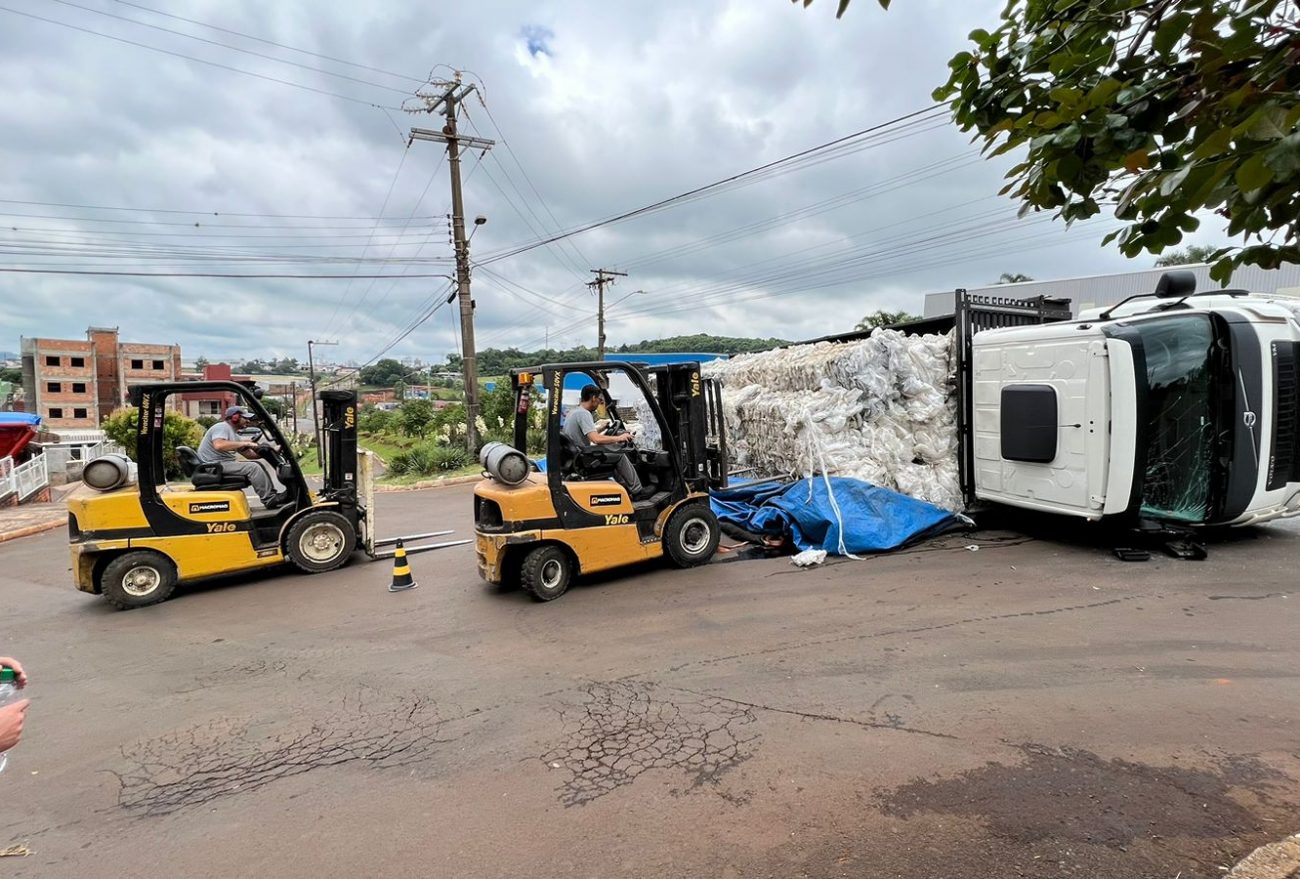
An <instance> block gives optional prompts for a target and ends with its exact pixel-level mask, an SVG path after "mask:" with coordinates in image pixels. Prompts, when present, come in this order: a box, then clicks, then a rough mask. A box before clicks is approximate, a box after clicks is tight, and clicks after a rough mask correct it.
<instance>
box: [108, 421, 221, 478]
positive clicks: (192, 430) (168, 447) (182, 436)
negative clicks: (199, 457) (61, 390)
mask: <svg viewBox="0 0 1300 879" xmlns="http://www.w3.org/2000/svg"><path fill="white" fill-rule="evenodd" d="M102 426H103V428H104V435H105V436H106V437H108V438H109V439H111V440H112V441H113V442H115V443H117V444H118V445H120V446H121V447H122V448H123V449H125V450H126V454H127V455H128V456H129V457H130V458H131V460H132V461H136V460H139V459H138V458H137V457H136V437H137V436H138V432H137V428H138V427H139V426H140V410H139V409H136V408H135V407H134V406H129V407H127V408H125V409H118V410H117V411H116V412H114V413H113V414H112V415H110V416H108V417H107V418H105V419H104V423H103V425H102ZM201 442H203V429H202V428H201V427H200V426H199V425H198V423H197V422H195V421H191V420H190V419H189V418H186V417H185V416H184V415H182V414H181V413H179V412H175V411H173V410H171V409H168V410H166V411H165V413H164V415H163V468H164V469H165V470H166V472H167V475H168V476H169V477H175V476H178V475H179V474H180V472H181V471H180V461H179V459H178V458H177V457H176V447H177V446H189V447H190V448H192V449H196V448H198V446H199V443H201Z"/></svg>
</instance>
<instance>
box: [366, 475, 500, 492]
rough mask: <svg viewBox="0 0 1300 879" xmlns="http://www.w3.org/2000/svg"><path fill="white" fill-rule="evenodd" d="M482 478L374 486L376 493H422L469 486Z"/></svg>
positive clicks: (446, 478)
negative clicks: (433, 489)
mask: <svg viewBox="0 0 1300 879" xmlns="http://www.w3.org/2000/svg"><path fill="white" fill-rule="evenodd" d="M482 478H483V477H482V476H451V477H444V478H443V479H426V480H424V481H422V482H415V483H412V484H411V485H376V486H375V491H376V492H390V491H393V492H395V491H424V490H425V489H427V488H450V487H452V486H453V485H469V484H470V483H471V482H478V481H480V480H482Z"/></svg>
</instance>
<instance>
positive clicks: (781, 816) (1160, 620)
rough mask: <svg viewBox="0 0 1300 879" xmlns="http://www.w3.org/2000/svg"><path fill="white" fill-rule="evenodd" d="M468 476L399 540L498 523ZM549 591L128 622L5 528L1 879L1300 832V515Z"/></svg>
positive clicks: (0, 643)
mask: <svg viewBox="0 0 1300 879" xmlns="http://www.w3.org/2000/svg"><path fill="white" fill-rule="evenodd" d="M469 496H470V492H469V487H464V488H453V489H441V490H436V491H425V492H411V493H403V494H390V495H384V496H382V498H381V507H380V509H381V518H382V521H383V525H381V528H383V529H384V530H390V529H398V528H401V529H402V530H406V531H424V530H433V529H434V528H437V527H455V528H458V529H460V530H461V531H463V532H467V531H468V529H469V525H470V522H469V513H468V510H469ZM970 543H972V538H970V537H950V538H947V539H945V540H942V541H939V542H938V543H935V544H929V545H927V546H924V547H920V548H917V549H915V550H911V551H906V552H903V553H898V554H894V555H890V556H884V557H879V558H875V559H872V560H868V561H862V562H848V561H846V562H840V563H836V564H832V565H828V566H826V567H824V568H821V569H815V570H811V571H797V570H795V569H794V568H792V567H791V565H790V564H789V561H788V560H786V559H772V560H762V559H759V560H738V559H735V558H734V557H727V558H729V560H727V561H721V562H718V563H715V564H713V565H710V566H708V567H706V568H702V569H697V570H692V571H684V572H683V571H673V570H668V569H665V568H662V567H659V566H654V565H652V566H647V567H645V568H641V569H638V570H636V571H634V572H632V573H630V574H627V575H624V576H621V577H604V578H601V579H599V580H597V581H595V582H588V583H585V584H582V585H580V586H578V587H576V588H574V589H573V590H571V591H570V593H569V594H568V595H566V596H564V597H563V598H562V599H561V600H559V601H556V602H552V603H549V604H537V603H534V602H533V601H531V600H530V599H528V598H527V597H526V596H524V595H523V594H521V593H519V592H504V593H502V592H496V591H494V590H491V589H489V588H487V587H485V586H484V585H483V584H482V583H481V582H480V581H479V580H478V579H477V576H476V573H475V571H474V564H473V553H472V549H470V548H469V547H462V548H456V549H450V550H445V551H442V552H438V553H433V554H430V555H422V556H415V557H413V558H412V565H413V568H414V571H415V576H416V578H417V580H418V581H419V583H420V588H419V589H416V590H414V591H412V592H407V593H400V594H390V593H388V592H387V591H386V587H387V584H388V580H389V567H388V565H386V564H384V563H365V562H360V561H358V562H356V563H354V564H352V565H349V566H348V567H347V568H345V569H343V570H341V571H338V572H335V573H332V574H327V575H320V576H316V577H308V576H301V575H296V574H292V573H287V572H286V573H280V574H278V575H273V576H270V577H263V578H261V579H257V580H252V579H244V580H239V581H236V582H233V583H221V584H213V585H207V586H202V587H195V588H191V589H189V590H187V591H185V592H183V593H181V594H180V595H178V597H176V598H175V599H173V600H172V601H169V602H167V603H166V604H163V605H159V606H157V607H153V608H148V609H145V610H140V611H134V612H127V613H121V612H115V611H113V610H112V609H111V608H110V607H109V606H108V605H107V604H106V603H104V602H103V601H101V600H99V599H97V598H94V597H92V596H88V595H83V594H81V593H79V592H76V591H75V590H73V589H72V588H71V586H70V585H69V579H68V573H67V570H66V569H67V560H66V551H65V547H64V536H63V535H62V534H60V533H59V532H54V533H51V534H48V535H44V536H41V537H34V538H27V539H23V540H18V541H14V542H13V543H9V544H3V545H0V593H2V594H3V595H4V597H5V612H4V626H3V629H2V631H3V634H2V635H0V653H11V654H13V655H15V656H18V657H20V658H21V659H22V660H23V661H24V662H25V663H26V664H27V666H28V669H29V671H30V673H31V676H32V679H33V685H32V688H31V695H32V697H33V699H34V703H33V707H32V709H31V712H30V714H29V723H28V727H27V735H26V738H25V740H24V741H23V743H22V744H21V745H20V746H19V747H18V748H16V749H15V750H14V751H13V752H12V753H11V755H10V763H9V768H8V769H7V770H5V772H4V773H3V775H0V848H3V847H4V846H6V845H11V844H16V843H22V844H25V845H27V846H28V847H29V848H30V850H31V852H32V854H31V855H30V856H29V857H26V858H12V859H9V858H6V859H0V873H2V874H3V875H4V876H6V877H37V876H39V877H46V879H54V877H85V876H113V877H130V876H141V877H157V876H187V877H208V876H212V877H217V876H220V877H227V876H231V875H242V876H276V877H308V879H320V877H323V876H420V877H425V876H475V877H518V876H528V877H588V876H590V877H609V876H646V877H675V876H681V877H697V876H718V877H756V876H772V877H790V876H815V877H826V876H870V877H918V879H919V877H926V879H934V877H962V879H965V877H971V879H975V877H979V879H986V877H994V876H997V877H1002V876H1031V877H1049V876H1050V877H1060V876H1080V877H1089V879H1109V877H1124V879H1133V877H1162V879H1174V877H1175V876H1176V875H1179V874H1181V876H1182V877H1183V879H1192V877H1217V876H1220V875H1222V872H1223V871H1222V870H1221V867H1226V866H1230V865H1231V864H1232V863H1234V862H1235V861H1236V860H1238V859H1239V858H1240V857H1241V856H1243V855H1244V854H1246V853H1247V852H1249V851H1250V850H1251V849H1253V848H1254V847H1255V846H1256V845H1259V844H1261V843H1264V842H1268V841H1272V840H1275V839H1280V838H1281V837H1283V836H1285V835H1286V834H1288V833H1291V832H1295V831H1296V830H1300V809H1297V808H1296V807H1297V805H1300V784H1298V783H1297V779H1300V720H1298V719H1297V716H1298V714H1300V711H1298V710H1297V709H1300V638H1297V633H1298V632H1300V607H1298V606H1297V605H1300V596H1297V595H1296V593H1295V591H1294V587H1295V582H1296V572H1297V568H1298V567H1300V538H1298V536H1297V534H1296V532H1294V531H1291V530H1288V529H1283V528H1271V529H1261V530H1257V531H1254V532H1251V533H1249V534H1246V535H1240V536H1238V539H1236V540H1234V541H1232V542H1230V543H1226V544H1222V545H1218V546H1215V547H1214V548H1213V549H1212V554H1211V557H1210V559H1209V560H1208V561H1205V562H1179V561H1175V560H1173V559H1167V558H1162V557H1159V558H1155V559H1153V560H1152V561H1150V562H1147V563H1144V564H1125V563H1123V562H1119V561H1117V560H1115V559H1113V558H1111V557H1109V555H1108V554H1106V553H1105V552H1103V551H1101V550H1100V549H1098V548H1096V547H1092V546H1087V545H1081V544H1062V543H1056V542H1046V541H1033V540H1018V539H1012V538H1010V537H1009V536H1008V535H999V534H991V533H985V534H982V535H979V537H978V543H979V545H980V549H979V550H978V551H970V550H967V549H964V548H963V547H964V546H965V545H967V544H970Z"/></svg>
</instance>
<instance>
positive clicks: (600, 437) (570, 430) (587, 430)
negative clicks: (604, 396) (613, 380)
mask: <svg viewBox="0 0 1300 879" xmlns="http://www.w3.org/2000/svg"><path fill="white" fill-rule="evenodd" d="M600 396H601V390H600V388H598V387H596V386H595V385H587V386H586V387H584V388H583V389H582V400H581V402H580V403H579V404H578V407H577V408H576V409H572V410H570V412H569V415H568V417H567V418H565V420H564V427H563V428H561V430H562V431H563V432H564V435H565V436H566V437H568V438H569V439H570V440H572V441H573V444H574V445H575V446H577V447H578V448H579V449H585V448H588V447H589V446H593V445H595V446H612V445H617V444H619V443H624V442H630V441H631V439H632V434H630V433H620V434H618V435H617V436H606V435H604V434H603V433H601V432H600V431H599V430H597V429H596V419H595V417H594V416H593V415H592V414H591V413H593V412H595V411H596V407H597V406H599V405H600ZM614 475H615V477H616V478H617V479H618V481H619V482H620V483H622V485H623V487H624V488H626V489H627V491H628V494H630V495H631V496H632V499H633V500H639V499H640V498H641V495H642V492H643V489H642V487H641V478H640V477H639V476H637V475H636V468H635V467H633V466H632V462H631V461H629V460H628V459H627V456H626V455H622V456H620V457H619V459H618V466H617V467H616V468H615V469H614Z"/></svg>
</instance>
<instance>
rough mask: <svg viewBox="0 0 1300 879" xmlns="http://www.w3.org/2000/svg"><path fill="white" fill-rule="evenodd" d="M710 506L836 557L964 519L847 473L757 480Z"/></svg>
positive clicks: (895, 543) (721, 494)
mask: <svg viewBox="0 0 1300 879" xmlns="http://www.w3.org/2000/svg"><path fill="white" fill-rule="evenodd" d="M828 482H829V484H830V490H829V491H827V483H828ZM710 504H711V505H712V507H713V512H714V514H715V515H716V516H717V517H718V519H719V520H720V521H722V522H728V523H730V524H732V525H735V526H737V527H738V528H743V529H744V530H746V531H750V532H753V533H756V534H769V535H782V534H785V533H787V532H788V533H790V534H791V535H792V536H793V538H794V544H795V546H797V547H798V548H799V549H800V550H801V551H802V550H808V549H824V550H826V552H828V553H831V554H833V555H843V554H845V553H852V554H856V553H866V552H884V551H885V550H890V549H897V548H898V547H900V546H904V545H906V544H908V543H911V542H912V541H915V540H918V539H920V538H922V537H929V536H932V535H935V534H939V533H942V532H944V531H947V530H949V529H950V528H954V527H957V526H958V525H960V524H962V523H963V521H964V520H963V519H962V517H960V516H957V515H955V514H953V513H950V512H948V511H947V510H945V509H942V508H941V507H936V506H935V505H934V504H930V503H926V502H925V501H919V500H917V499H916V498H912V497H908V496H907V495H904V494H899V493H898V492H896V491H891V490H889V489H887V488H881V487H879V486H876V485H872V484H871V483H869V482H863V481H862V480H860V479H850V478H848V477H844V476H832V477H830V478H829V479H826V478H823V477H820V476H819V477H814V478H813V479H804V480H802V481H800V482H794V483H789V482H758V483H751V484H749V485H743V486H740V487H737V488H729V489H726V490H724V491H715V492H714V493H713V495H712V497H711V499H710ZM837 507H838V513H837V512H836V508H837ZM841 523H843V534H842V535H841Z"/></svg>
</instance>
